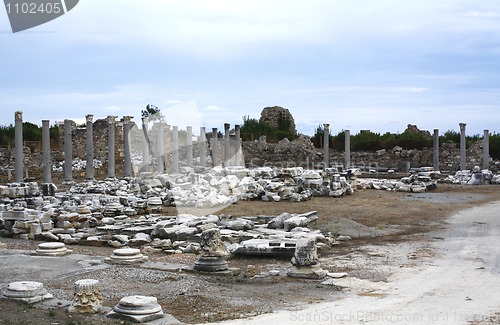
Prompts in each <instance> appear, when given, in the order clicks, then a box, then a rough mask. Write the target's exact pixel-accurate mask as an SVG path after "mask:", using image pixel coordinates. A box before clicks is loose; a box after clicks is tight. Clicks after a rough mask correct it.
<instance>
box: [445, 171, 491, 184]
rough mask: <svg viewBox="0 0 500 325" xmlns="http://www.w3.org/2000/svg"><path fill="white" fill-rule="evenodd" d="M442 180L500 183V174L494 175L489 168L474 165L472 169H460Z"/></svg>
mask: <svg viewBox="0 0 500 325" xmlns="http://www.w3.org/2000/svg"><path fill="white" fill-rule="evenodd" d="M442 182H443V183H448V184H461V185H485V184H500V174H497V175H493V173H492V172H491V171H490V170H488V169H483V170H481V168H480V167H479V166H474V168H473V169H472V170H459V171H457V172H456V173H455V175H450V176H447V177H446V178H444V179H443V180H442Z"/></svg>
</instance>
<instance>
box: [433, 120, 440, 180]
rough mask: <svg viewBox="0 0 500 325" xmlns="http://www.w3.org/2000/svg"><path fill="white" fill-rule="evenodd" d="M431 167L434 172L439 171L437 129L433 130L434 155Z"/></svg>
mask: <svg viewBox="0 0 500 325" xmlns="http://www.w3.org/2000/svg"><path fill="white" fill-rule="evenodd" d="M433 162H434V163H433V167H434V170H435V171H439V129H434V155H433Z"/></svg>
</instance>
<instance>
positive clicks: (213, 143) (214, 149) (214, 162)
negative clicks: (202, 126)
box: [210, 128, 219, 167]
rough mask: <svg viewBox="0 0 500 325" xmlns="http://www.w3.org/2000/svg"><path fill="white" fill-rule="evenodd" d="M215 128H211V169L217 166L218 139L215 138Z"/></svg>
mask: <svg viewBox="0 0 500 325" xmlns="http://www.w3.org/2000/svg"><path fill="white" fill-rule="evenodd" d="M217 132H218V131H217V128H212V140H211V142H210V147H211V148H212V165H213V167H215V166H218V165H219V138H218V136H217Z"/></svg>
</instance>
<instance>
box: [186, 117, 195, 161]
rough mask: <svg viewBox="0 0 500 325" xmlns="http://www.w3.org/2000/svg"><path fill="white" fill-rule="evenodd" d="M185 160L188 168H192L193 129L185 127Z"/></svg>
mask: <svg viewBox="0 0 500 325" xmlns="http://www.w3.org/2000/svg"><path fill="white" fill-rule="evenodd" d="M186 150H187V152H186V160H187V165H188V167H193V127H192V126H188V127H186Z"/></svg>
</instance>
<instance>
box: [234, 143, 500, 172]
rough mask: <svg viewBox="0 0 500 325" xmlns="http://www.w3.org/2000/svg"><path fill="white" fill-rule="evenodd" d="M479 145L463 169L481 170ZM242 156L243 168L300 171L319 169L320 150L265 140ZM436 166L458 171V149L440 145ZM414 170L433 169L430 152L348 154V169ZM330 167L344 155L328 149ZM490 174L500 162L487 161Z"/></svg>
mask: <svg viewBox="0 0 500 325" xmlns="http://www.w3.org/2000/svg"><path fill="white" fill-rule="evenodd" d="M482 145H483V141H482V140H479V141H477V142H476V143H475V144H474V145H472V146H471V147H470V148H468V149H467V169H472V168H473V167H474V166H480V167H482V164H483V163H482V155H483V148H482ZM243 153H244V155H245V163H246V164H247V165H254V166H265V165H278V166H289V167H292V166H302V167H304V168H310V169H316V168H321V167H322V166H321V164H322V162H323V150H322V149H318V148H315V147H314V146H313V144H312V143H311V142H310V140H309V138H308V137H303V136H301V137H299V139H297V140H295V141H291V142H290V141H288V140H287V139H284V140H281V141H280V142H278V143H267V142H266V141H265V138H260V139H259V140H255V141H245V142H243ZM439 155H440V159H439V166H440V170H441V171H443V172H446V171H448V172H455V171H457V170H459V169H460V148H459V146H458V145H456V144H454V143H442V144H440V149H439ZM408 162H409V163H410V167H412V168H418V167H424V166H433V150H432V148H429V149H424V150H404V149H402V148H401V147H394V148H392V149H389V150H386V149H382V150H379V151H376V152H360V151H358V152H351V166H357V167H364V166H366V167H367V168H381V169H394V170H396V171H405V168H406V165H407V163H408ZM330 163H331V165H338V166H343V164H344V152H343V151H342V152H340V151H333V150H331V149H330ZM490 170H492V171H493V172H498V171H499V170H500V162H498V161H496V162H495V161H490Z"/></svg>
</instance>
